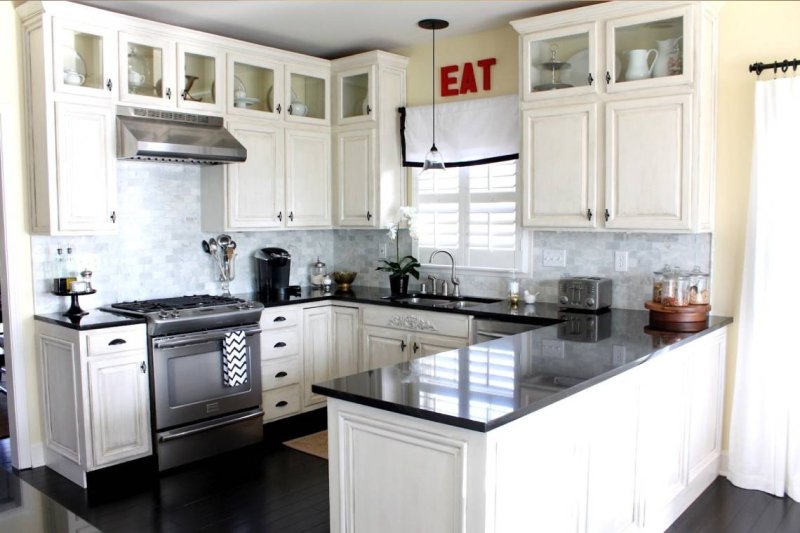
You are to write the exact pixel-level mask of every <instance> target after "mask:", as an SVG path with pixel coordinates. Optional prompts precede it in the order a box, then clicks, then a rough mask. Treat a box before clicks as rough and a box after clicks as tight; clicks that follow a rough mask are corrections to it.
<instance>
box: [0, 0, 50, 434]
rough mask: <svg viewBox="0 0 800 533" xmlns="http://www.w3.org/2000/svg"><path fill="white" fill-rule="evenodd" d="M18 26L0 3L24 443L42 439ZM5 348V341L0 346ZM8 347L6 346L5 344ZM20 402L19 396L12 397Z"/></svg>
mask: <svg viewBox="0 0 800 533" xmlns="http://www.w3.org/2000/svg"><path fill="white" fill-rule="evenodd" d="M19 31H20V30H19V27H18V21H17V16H16V13H15V11H14V6H13V5H12V3H11V2H0V51H2V52H0V72H2V73H3V76H2V81H0V105H2V106H6V105H7V106H8V109H9V111H10V112H9V119H10V126H11V127H10V129H11V136H10V138H7V139H3V143H4V153H5V155H6V159H5V160H4V161H3V163H4V168H5V174H4V176H3V193H4V195H5V204H6V206H7V207H6V210H5V216H6V231H7V235H8V240H7V242H6V243H5V245H6V247H7V249H8V250H13V254H12V255H11V257H13V260H14V261H15V264H16V265H17V266H18V267H19V268H18V271H21V272H23V274H22V277H21V278H17V279H16V280H15V284H17V288H18V289H19V290H20V291H21V293H22V295H23V296H22V298H21V299H20V300H17V301H16V302H15V306H14V308H13V309H10V310H6V313H7V315H8V314H10V313H13V314H14V315H16V316H21V317H23V319H22V320H23V331H22V333H23V335H22V339H19V340H20V341H22V344H21V345H20V344H15V345H14V346H12V347H11V348H12V350H11V351H10V354H9V355H8V356H7V357H10V358H11V359H12V364H13V361H18V360H20V359H19V358H21V357H24V358H25V364H26V370H27V381H26V385H27V392H28V394H27V408H28V412H27V415H28V421H27V422H28V428H29V431H30V435H29V437H30V442H31V443H39V442H41V441H42V431H41V423H40V420H41V417H40V413H39V384H38V378H37V375H38V365H37V361H36V354H35V348H34V341H33V328H34V325H33V280H32V276H33V273H32V271H31V242H30V236H29V234H28V233H27V231H26V228H27V219H28V217H27V209H26V206H27V205H28V201H27V191H28V185H27V180H26V178H25V171H24V165H23V161H24V159H23V147H22V142H21V141H22V135H21V101H20V94H21V87H20V84H21V75H20V70H19V68H20V67H19V59H20V57H19V52H18V44H19V43H18V40H19ZM6 346H7V347H8V344H6ZM7 349H8V348H7ZM17 401H20V398H17Z"/></svg>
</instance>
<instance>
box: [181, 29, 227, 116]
mask: <svg viewBox="0 0 800 533" xmlns="http://www.w3.org/2000/svg"><path fill="white" fill-rule="evenodd" d="M224 79H225V53H224V52H223V51H221V50H219V49H217V48H212V47H207V46H194V45H186V44H178V72H177V83H178V86H179V87H180V88H181V91H180V95H179V98H178V107H180V108H182V109H186V110H193V111H203V112H209V111H212V112H216V113H222V112H223V111H224V110H225V84H224V82H223V80H224Z"/></svg>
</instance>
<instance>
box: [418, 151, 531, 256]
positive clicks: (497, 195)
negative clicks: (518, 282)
mask: <svg viewBox="0 0 800 533" xmlns="http://www.w3.org/2000/svg"><path fill="white" fill-rule="evenodd" d="M413 175H414V180H415V183H416V189H415V190H416V202H415V205H416V206H417V214H418V223H419V228H418V234H419V241H418V249H417V253H418V257H419V258H420V260H421V262H422V263H426V262H427V259H428V258H429V257H430V254H431V253H432V252H433V251H434V250H437V249H443V250H447V251H449V252H450V253H452V254H453V257H454V258H455V260H456V264H457V265H458V266H459V267H473V268H477V269H491V270H512V269H518V268H519V266H520V262H521V259H522V257H521V254H518V253H517V249H518V248H519V237H520V235H519V233H520V232H519V230H518V228H517V161H504V162H501V163H491V164H488V165H476V166H471V167H453V168H447V169H445V170H442V171H435V172H426V173H425V174H423V175H420V169H414V174H413Z"/></svg>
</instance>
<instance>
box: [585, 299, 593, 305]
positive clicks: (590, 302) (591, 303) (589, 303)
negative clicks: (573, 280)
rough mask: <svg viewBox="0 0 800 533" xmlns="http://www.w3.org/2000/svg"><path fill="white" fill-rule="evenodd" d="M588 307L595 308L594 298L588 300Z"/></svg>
mask: <svg viewBox="0 0 800 533" xmlns="http://www.w3.org/2000/svg"><path fill="white" fill-rule="evenodd" d="M586 307H594V298H586Z"/></svg>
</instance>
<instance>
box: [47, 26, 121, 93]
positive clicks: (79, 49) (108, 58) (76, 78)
mask: <svg viewBox="0 0 800 533" xmlns="http://www.w3.org/2000/svg"><path fill="white" fill-rule="evenodd" d="M116 65H117V54H116V36H115V33H114V32H113V31H112V30H108V29H105V28H100V27H97V26H92V25H90V24H82V23H79V22H73V21H71V20H64V19H54V20H53V84H54V87H53V88H54V90H56V91H58V92H62V93H71V94H82V95H86V96H93V97H95V98H111V97H112V96H113V95H114V94H115V93H114V91H115V90H116V88H117V87H116V85H117V74H116V70H117V69H116Z"/></svg>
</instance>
